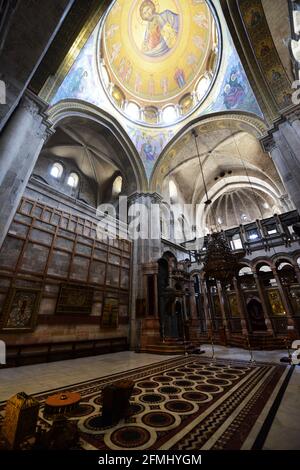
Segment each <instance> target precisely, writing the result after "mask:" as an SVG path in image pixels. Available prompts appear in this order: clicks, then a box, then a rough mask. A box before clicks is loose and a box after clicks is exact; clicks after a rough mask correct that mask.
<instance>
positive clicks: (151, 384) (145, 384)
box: [137, 380, 159, 388]
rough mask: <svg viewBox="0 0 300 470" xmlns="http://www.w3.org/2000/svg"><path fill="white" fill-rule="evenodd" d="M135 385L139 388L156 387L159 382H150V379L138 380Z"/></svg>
mask: <svg viewBox="0 0 300 470" xmlns="http://www.w3.org/2000/svg"><path fill="white" fill-rule="evenodd" d="M137 385H138V387H141V388H156V387H158V386H159V383H157V382H152V381H151V380H145V381H144V382H138V383H137Z"/></svg>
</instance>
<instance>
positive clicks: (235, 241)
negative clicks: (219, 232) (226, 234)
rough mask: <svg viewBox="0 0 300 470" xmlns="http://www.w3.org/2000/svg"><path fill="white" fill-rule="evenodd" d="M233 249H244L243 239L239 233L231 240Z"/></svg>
mask: <svg viewBox="0 0 300 470" xmlns="http://www.w3.org/2000/svg"><path fill="white" fill-rule="evenodd" d="M230 245H231V249H232V250H242V248H243V244H242V240H241V239H240V236H239V235H234V236H233V237H232V240H231V241H230Z"/></svg>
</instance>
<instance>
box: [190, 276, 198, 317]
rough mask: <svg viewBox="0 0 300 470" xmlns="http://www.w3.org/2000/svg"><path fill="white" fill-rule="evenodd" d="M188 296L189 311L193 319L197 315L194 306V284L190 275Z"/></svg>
mask: <svg viewBox="0 0 300 470" xmlns="http://www.w3.org/2000/svg"><path fill="white" fill-rule="evenodd" d="M189 284H190V287H189V291H190V296H189V302H190V312H191V318H192V319H194V320H197V319H198V315H197V306H196V295H195V286H194V278H193V277H191V280H190V283H189Z"/></svg>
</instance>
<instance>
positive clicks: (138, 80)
mask: <svg viewBox="0 0 300 470" xmlns="http://www.w3.org/2000/svg"><path fill="white" fill-rule="evenodd" d="M141 87H142V77H141V75H140V74H139V73H137V74H136V76H135V84H134V91H135V92H136V93H140V91H141Z"/></svg>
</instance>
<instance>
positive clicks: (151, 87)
mask: <svg viewBox="0 0 300 470" xmlns="http://www.w3.org/2000/svg"><path fill="white" fill-rule="evenodd" d="M154 92H155V81H154V78H153V75H150V79H149V81H148V94H149V96H154Z"/></svg>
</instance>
